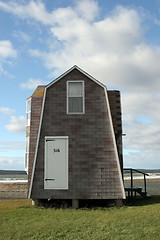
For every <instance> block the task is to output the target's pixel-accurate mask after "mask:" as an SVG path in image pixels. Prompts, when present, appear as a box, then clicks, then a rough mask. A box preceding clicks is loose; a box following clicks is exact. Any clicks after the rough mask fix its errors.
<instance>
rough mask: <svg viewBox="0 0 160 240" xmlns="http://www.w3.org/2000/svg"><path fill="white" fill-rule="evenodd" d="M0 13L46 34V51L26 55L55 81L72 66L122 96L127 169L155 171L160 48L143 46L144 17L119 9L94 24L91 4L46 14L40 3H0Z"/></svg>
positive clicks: (80, 3)
mask: <svg viewBox="0 0 160 240" xmlns="http://www.w3.org/2000/svg"><path fill="white" fill-rule="evenodd" d="M86 6H87V7H86ZM0 8H1V9H3V10H4V11H7V12H10V13H12V14H14V15H16V16H17V17H19V18H23V19H27V20H28V19H32V20H34V21H37V22H40V23H41V24H44V25H45V26H47V27H48V28H49V31H50V38H51V39H50V40H49V41H48V42H49V46H48V50H43V51H42V50H41V49H30V50H29V54H30V55H31V56H32V57H36V58H37V59H38V60H41V59H42V60H43V61H44V65H45V66H46V67H47V68H49V69H50V71H52V74H53V76H54V77H57V75H59V74H62V73H63V72H64V71H65V70H67V69H68V68H70V67H71V66H73V65H75V64H76V65H78V66H79V67H81V68H82V69H84V70H85V71H87V72H88V73H89V74H91V75H93V76H94V77H95V78H97V79H98V80H100V81H102V82H103V83H104V84H106V86H107V87H108V88H119V89H120V90H121V91H122V110H123V119H124V121H123V126H124V132H125V133H126V134H127V136H126V137H125V140H124V146H125V149H130V150H132V151H133V152H129V153H128V154H125V165H127V164H128V163H130V162H131V163H132V164H133V165H134V161H136V162H137V163H138V161H141V158H142V159H143V160H142V165H143V164H144V165H143V166H142V165H141V167H143V168H145V164H146V165H147V164H148V165H149V157H150V158H152V159H153V160H154V159H156V160H155V165H154V164H153V165H154V166H156V167H158V162H159V161H160V159H159V152H160V149H159V142H160V126H159V121H160V116H159V107H158V103H159V101H160V95H159V89H160V68H159V62H160V45H159V46H158V45H157V46H153V45H149V44H148V43H147V42H146V39H145V32H144V29H145V28H144V26H145V22H144V21H145V18H144V13H143V16H141V14H140V13H139V12H138V11H137V10H135V9H132V8H125V7H122V6H118V7H117V8H115V9H114V10H113V12H110V13H108V15H106V16H105V17H104V18H103V19H98V18H97V16H99V15H98V14H99V11H100V9H99V6H98V2H97V1H91V0H90V1H89V0H83V1H76V2H75V5H74V6H73V7H66V8H58V9H55V10H53V11H48V10H47V9H46V8H45V6H44V4H43V2H41V1H36V2H35V1H30V2H27V3H25V4H18V3H17V2H11V1H10V2H2V1H0ZM88 9H89V12H90V14H88ZM152 23H153V22H152ZM157 24H159V22H157ZM146 30H149V28H148V29H147V28H146ZM36 81H38V82H36ZM34 83H35V85H34ZM42 83H43V82H41V81H39V80H36V79H29V80H28V82H27V83H22V84H21V87H24V88H30V89H31V88H32V87H33V88H35V87H36V86H37V85H38V84H42ZM138 119H139V120H138ZM140 119H143V120H142V121H141V120H140ZM145 119H146V121H145ZM148 120H149V121H148ZM146 149H147V150H146ZM134 151H135V152H134ZM145 159H146V160H145ZM130 167H132V166H130Z"/></svg>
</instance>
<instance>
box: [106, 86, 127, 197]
mask: <svg viewBox="0 0 160 240" xmlns="http://www.w3.org/2000/svg"><path fill="white" fill-rule="evenodd" d="M104 91H105V96H106V103H107V108H108V115H109V122H110V127H111V132H112V138H113V145H114V151H115V157H116V162H117V167H118V172H119V180H120V184H121V190H122V195H123V199H126V195H125V191H124V184H123V180H122V173H121V168H120V162H119V157H118V150H117V144H116V139H115V133H114V129H113V121H112V116H111V110H110V106H109V100H108V93H107V89H106V87H105V88H104Z"/></svg>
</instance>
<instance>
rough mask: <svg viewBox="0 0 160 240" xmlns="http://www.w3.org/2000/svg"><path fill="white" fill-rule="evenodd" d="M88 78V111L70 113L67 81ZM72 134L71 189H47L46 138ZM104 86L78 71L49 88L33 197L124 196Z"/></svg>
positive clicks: (70, 141)
mask: <svg viewBox="0 0 160 240" xmlns="http://www.w3.org/2000/svg"><path fill="white" fill-rule="evenodd" d="M69 80H74V81H75V80H84V82H85V114H80V115H69V114H66V85H67V84H66V81H69ZM45 136H69V189H68V190H44V138H45ZM120 177H121V176H119V172H118V168H117V162H116V159H115V152H114V147H113V139H112V135H111V129H110V124H109V117H108V111H107V106H106V99H105V93H104V89H103V88H102V87H101V86H99V85H98V84H97V83H95V82H93V81H92V80H90V79H89V78H87V77H86V76H85V75H83V74H82V73H81V72H79V71H78V70H76V69H75V70H73V71H72V72H70V73H69V74H68V75H66V76H65V77H63V78H62V79H61V80H59V81H57V82H56V83H55V84H53V85H52V86H51V87H49V88H48V89H47V93H46V100H45V107H44V114H43V120H42V127H41V133H40V141H39V146H38V154H37V160H36V166H35V174H34V179H33V188H32V192H31V197H32V198H33V199H45V198H46V199H48V198H54V199H122V198H123V196H122V189H121V185H120Z"/></svg>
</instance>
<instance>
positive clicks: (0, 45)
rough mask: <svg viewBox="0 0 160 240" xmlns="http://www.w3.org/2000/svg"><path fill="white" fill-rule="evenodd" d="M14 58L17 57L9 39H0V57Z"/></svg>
mask: <svg viewBox="0 0 160 240" xmlns="http://www.w3.org/2000/svg"><path fill="white" fill-rule="evenodd" d="M9 57H12V58H15V57H17V52H16V50H15V49H14V48H13V46H12V43H11V42H10V41H9V40H4V41H0V58H2V59H5V58H9Z"/></svg>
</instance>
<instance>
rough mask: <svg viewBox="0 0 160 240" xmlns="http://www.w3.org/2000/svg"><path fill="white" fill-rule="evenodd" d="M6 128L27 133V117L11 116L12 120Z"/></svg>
mask: <svg viewBox="0 0 160 240" xmlns="http://www.w3.org/2000/svg"><path fill="white" fill-rule="evenodd" d="M5 128H6V129H7V130H8V131H10V132H13V133H17V134H20V133H25V117H24V116H20V117H15V116H11V119H10V122H9V124H8V125H6V126H5Z"/></svg>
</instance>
